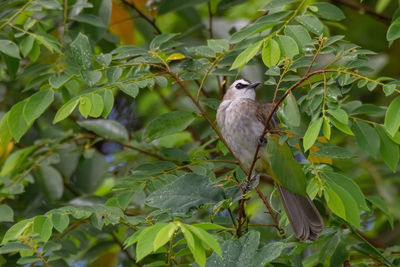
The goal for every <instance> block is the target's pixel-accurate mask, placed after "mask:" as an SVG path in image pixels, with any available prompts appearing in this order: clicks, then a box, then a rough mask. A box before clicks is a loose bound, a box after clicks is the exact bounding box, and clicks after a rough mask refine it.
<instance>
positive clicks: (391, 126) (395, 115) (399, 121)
mask: <svg viewBox="0 0 400 267" xmlns="http://www.w3.org/2000/svg"><path fill="white" fill-rule="evenodd" d="M384 125H385V128H386V130H387V132H388V133H389V134H390V135H391V136H392V137H393V136H394V135H395V134H396V133H397V132H398V130H399V127H400V96H397V97H396V98H395V99H393V101H392V102H391V103H390V105H389V107H388V109H387V111H386V115H385V123H384Z"/></svg>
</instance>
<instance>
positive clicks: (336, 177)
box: [320, 171, 369, 211]
mask: <svg viewBox="0 0 400 267" xmlns="http://www.w3.org/2000/svg"><path fill="white" fill-rule="evenodd" d="M320 174H321V177H322V178H324V179H325V180H329V182H331V183H335V184H337V185H338V186H340V187H342V188H343V189H345V190H346V191H347V192H348V193H349V194H350V195H351V196H352V197H353V199H354V200H355V201H356V202H357V204H358V207H359V208H360V209H362V210H365V211H369V208H368V206H367V203H366V202H365V196H364V194H363V193H362V191H361V189H360V187H359V186H358V184H357V183H356V182H354V181H353V180H352V179H350V178H348V177H346V176H344V175H342V174H339V173H336V172H331V171H322V172H320Z"/></svg>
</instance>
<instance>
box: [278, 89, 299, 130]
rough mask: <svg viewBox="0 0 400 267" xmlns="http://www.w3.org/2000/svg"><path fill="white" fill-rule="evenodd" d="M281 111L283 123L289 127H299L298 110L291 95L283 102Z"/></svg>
mask: <svg viewBox="0 0 400 267" xmlns="http://www.w3.org/2000/svg"><path fill="white" fill-rule="evenodd" d="M282 111H283V117H284V119H285V122H287V123H288V125H289V126H291V127H299V126H300V110H299V107H298V105H297V101H296V98H295V97H294V95H293V94H292V93H290V94H289V95H288V96H287V97H286V99H285V101H284V102H283V107H282Z"/></svg>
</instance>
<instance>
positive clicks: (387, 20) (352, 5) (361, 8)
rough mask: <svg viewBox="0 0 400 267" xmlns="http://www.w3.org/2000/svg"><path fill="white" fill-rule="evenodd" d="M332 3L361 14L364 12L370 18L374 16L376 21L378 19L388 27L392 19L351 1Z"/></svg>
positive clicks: (335, 1) (336, 0) (339, 0)
mask: <svg viewBox="0 0 400 267" xmlns="http://www.w3.org/2000/svg"><path fill="white" fill-rule="evenodd" d="M331 2H332V3H335V4H342V5H345V6H348V7H350V8H352V9H355V10H358V11H361V12H365V13H367V14H369V15H371V16H374V17H376V18H378V19H380V20H381V21H382V22H383V23H385V24H386V25H390V23H391V21H392V18H391V17H389V16H387V15H385V14H380V13H378V12H376V11H375V10H374V9H373V8H370V7H369V6H366V5H363V4H361V3H360V2H359V1H351V0H331Z"/></svg>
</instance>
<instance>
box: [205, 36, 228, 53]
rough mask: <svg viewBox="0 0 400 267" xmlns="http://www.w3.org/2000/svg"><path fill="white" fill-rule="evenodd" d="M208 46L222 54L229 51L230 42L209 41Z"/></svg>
mask: <svg viewBox="0 0 400 267" xmlns="http://www.w3.org/2000/svg"><path fill="white" fill-rule="evenodd" d="M207 45H208V47H210V48H211V49H212V50H214V51H215V52H216V53H221V52H223V51H226V50H228V49H229V42H228V40H226V39H218V40H212V39H211V40H207Z"/></svg>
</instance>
